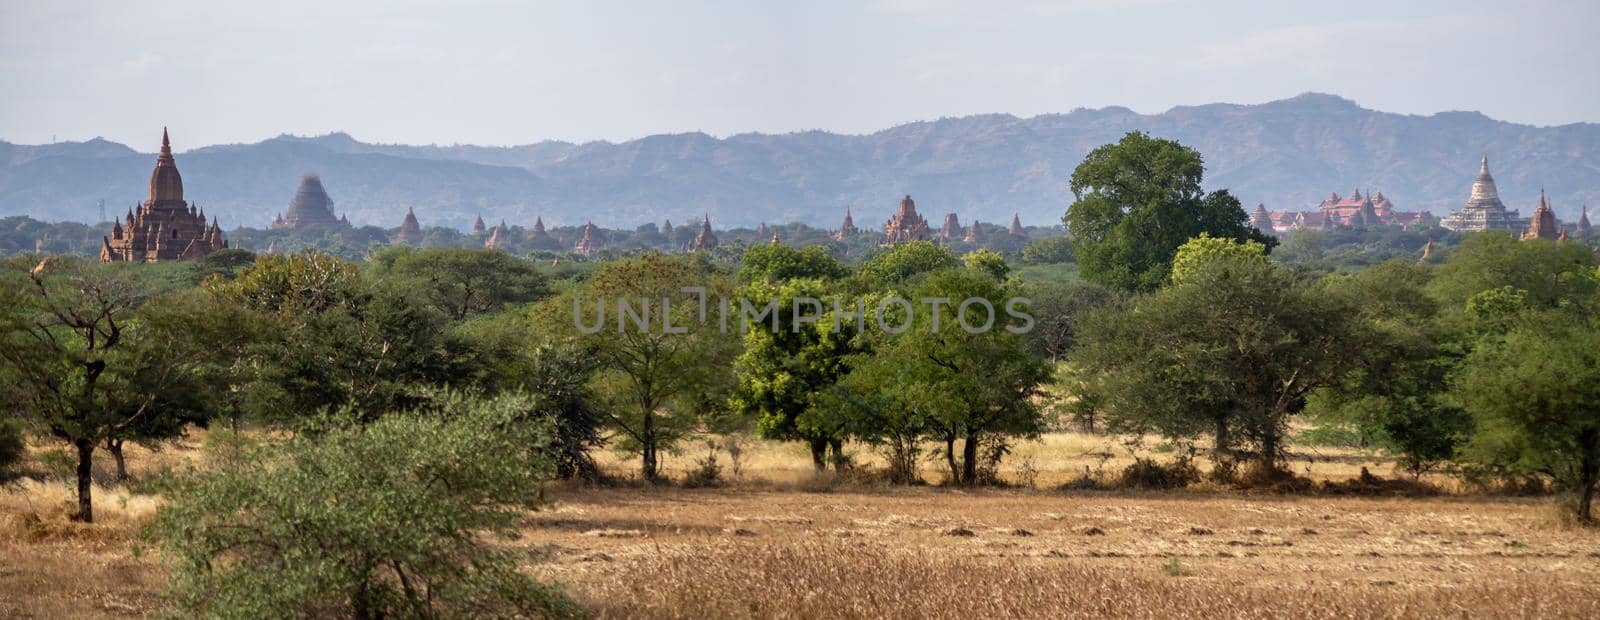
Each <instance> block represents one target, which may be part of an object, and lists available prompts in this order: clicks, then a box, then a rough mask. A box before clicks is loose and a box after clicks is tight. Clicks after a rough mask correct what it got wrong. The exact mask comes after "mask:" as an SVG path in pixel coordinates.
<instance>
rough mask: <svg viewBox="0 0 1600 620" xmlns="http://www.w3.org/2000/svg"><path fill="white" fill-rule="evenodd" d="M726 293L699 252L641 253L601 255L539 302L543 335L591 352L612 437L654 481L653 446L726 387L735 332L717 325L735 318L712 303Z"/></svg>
mask: <svg viewBox="0 0 1600 620" xmlns="http://www.w3.org/2000/svg"><path fill="white" fill-rule="evenodd" d="M731 293H732V278H731V277H730V276H729V275H728V274H726V273H723V272H721V271H719V270H718V269H716V268H715V267H713V266H711V265H710V264H708V263H707V262H706V261H705V260H704V258H703V257H702V256H663V255H660V254H646V255H644V256H640V257H638V258H630V259H621V260H617V261H614V262H610V263H607V264H605V265H604V266H602V267H601V268H600V269H599V270H598V271H596V272H595V273H594V275H593V276H592V277H590V278H589V280H588V281H587V282H585V283H584V285H583V286H582V287H579V288H577V289H574V290H573V291H571V292H569V293H568V294H566V295H563V296H561V297H557V298H555V299H553V300H551V301H550V302H548V303H547V304H545V307H544V309H543V310H544V311H543V312H542V314H541V320H542V321H544V323H543V328H544V330H545V333H548V334H551V335H552V336H553V337H555V338H562V339H570V340H571V341H573V342H574V343H575V344H577V345H578V346H580V347H582V348H583V349H584V350H586V351H589V352H592V354H593V355H594V359H595V360H596V362H597V364H598V365H599V370H598V372H597V373H596V375H595V381H594V388H595V393H596V395H597V396H598V397H599V398H600V400H601V403H602V407H601V408H602V409H603V410H604V411H605V412H606V413H607V416H608V417H609V419H610V423H611V426H612V427H614V428H615V429H617V430H618V431H620V432H621V433H622V439H623V441H622V443H621V445H623V446H625V447H628V448H632V449H637V450H638V452H639V453H640V455H641V466H640V471H641V473H642V475H643V477H644V479H645V480H650V481H654V480H657V479H659V473H658V472H659V470H658V466H659V461H660V457H659V454H660V451H661V449H662V448H665V447H669V446H671V445H672V443H673V442H675V441H676V440H677V439H678V438H679V437H682V436H683V435H684V434H685V433H687V432H689V431H691V430H693V429H694V428H695V426H696V425H697V424H698V422H699V421H700V419H701V416H702V414H705V413H708V412H709V411H708V409H709V408H710V405H708V403H714V402H718V401H722V402H725V400H726V399H725V398H719V397H718V396H717V395H718V394H722V393H725V392H727V391H728V390H729V389H731V387H732V384H733V380H732V373H730V372H728V371H729V368H730V365H731V361H732V359H733V357H734V356H735V355H737V354H738V350H739V339H738V338H737V337H736V336H734V335H732V334H729V333H725V332H724V331H723V330H724V327H723V326H724V325H732V326H737V324H738V323H737V322H738V321H739V317H738V316H737V313H738V312H739V311H740V308H738V307H737V305H736V304H737V302H734V304H735V305H734V307H732V308H730V310H729V311H728V313H727V314H726V315H723V314H721V313H720V312H719V308H718V305H719V301H720V300H726V299H731V298H732V294H731ZM724 316H726V320H727V323H723V322H722V318H723V317H724Z"/></svg>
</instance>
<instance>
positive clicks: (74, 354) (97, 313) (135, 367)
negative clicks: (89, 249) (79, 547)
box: [0, 257, 240, 522]
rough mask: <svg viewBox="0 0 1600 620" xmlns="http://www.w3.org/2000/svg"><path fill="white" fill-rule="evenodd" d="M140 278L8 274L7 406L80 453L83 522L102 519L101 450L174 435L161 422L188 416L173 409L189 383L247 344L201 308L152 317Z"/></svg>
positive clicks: (170, 308) (0, 343) (60, 261)
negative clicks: (97, 495)
mask: <svg viewBox="0 0 1600 620" xmlns="http://www.w3.org/2000/svg"><path fill="white" fill-rule="evenodd" d="M27 262H31V260H29V261H27ZM137 269H138V266H128V265H100V264H94V263H87V262H82V261H77V260H74V259H68V258H62V257H48V258H45V259H43V260H41V261H39V262H38V263H37V264H36V265H33V266H31V268H29V266H28V265H26V264H25V263H24V262H22V261H20V260H13V261H9V262H7V263H6V264H5V265H4V267H3V268H0V278H3V280H4V281H3V282H0V363H3V364H4V365H5V366H6V367H7V368H8V369H9V372H8V373H7V374H9V375H10V376H11V377H12V378H13V379H14V381H13V382H12V383H11V384H10V385H9V386H8V388H9V389H7V390H6V391H5V392H4V393H5V394H6V395H7V399H8V400H10V401H12V402H8V403H6V406H7V408H8V409H12V410H15V411H18V412H20V413H22V414H23V415H24V416H26V417H27V418H28V419H29V420H30V421H32V422H33V424H34V425H35V426H37V427H41V428H42V429H44V430H45V431H47V432H48V433H49V434H50V435H51V436H53V437H55V438H57V439H59V440H61V441H64V442H66V443H69V444H71V445H72V446H73V449H74V450H75V451H76V454H77V470H76V476H77V495H78V512H77V514H76V518H78V519H80V520H82V521H86V522H88V521H93V520H94V505H93V497H92V489H93V487H92V479H91V474H92V473H93V467H94V452H95V450H96V449H97V448H98V447H99V446H100V445H102V444H104V443H107V442H110V443H112V444H113V445H115V446H117V447H118V448H120V445H121V443H120V442H121V441H122V440H123V439H125V438H128V437H130V436H131V437H148V438H155V437H157V436H159V435H161V434H164V433H166V432H168V430H170V429H172V428H174V427H175V426H176V422H174V421H171V420H158V419H157V418H161V417H163V416H179V415H182V408H180V407H173V406H168V405H171V404H173V403H174V402H175V401H177V400H179V399H180V397H179V396H177V393H178V392H181V391H184V390H193V389H194V388H193V387H192V386H191V385H189V384H188V383H187V382H186V379H187V378H188V377H189V376H190V375H191V373H193V372H195V371H196V369H198V368H199V367H200V366H202V365H204V364H205V363H206V362H207V360H209V359H211V358H213V357H214V356H216V355H219V354H221V355H226V354H228V353H230V349H232V348H233V347H234V345H235V343H236V342H237V341H238V338H239V337H240V335H239V334H238V332H237V331H236V330H233V329H232V328H231V327H232V326H231V325H228V324H227V321H225V320H224V321H216V320H211V319H212V317H211V316H208V313H210V312H211V309H209V308H205V307H204V306H202V305H198V304H192V303H164V302H163V303H158V304H155V305H154V306H152V307H153V308H155V310H154V311H151V312H143V310H144V307H145V306H146V304H147V303H148V302H149V300H150V297H151V294H150V292H149V290H148V289H147V287H145V286H142V285H141V283H140V282H139V280H138V278H137V275H138V272H137ZM216 312H217V313H223V312H226V310H225V309H219V310H216Z"/></svg>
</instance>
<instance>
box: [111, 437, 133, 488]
mask: <svg viewBox="0 0 1600 620" xmlns="http://www.w3.org/2000/svg"><path fill="white" fill-rule="evenodd" d="M106 450H107V451H109V452H111V459H112V460H114V461H116V463H117V482H127V481H128V461H127V460H126V459H124V458H122V440H121V439H109V438H108V439H106Z"/></svg>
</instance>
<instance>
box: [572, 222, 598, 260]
mask: <svg viewBox="0 0 1600 620" xmlns="http://www.w3.org/2000/svg"><path fill="white" fill-rule="evenodd" d="M597 232H598V231H596V230H595V227H594V222H589V223H586V224H584V225H583V236H582V237H579V238H578V243H577V244H576V245H574V246H572V251H573V252H577V253H579V254H582V255H584V256H589V255H591V254H594V253H595V252H596V251H598V250H599V249H600V246H601V245H602V242H601V241H600V236H599V235H598V234H597Z"/></svg>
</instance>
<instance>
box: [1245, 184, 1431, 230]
mask: <svg viewBox="0 0 1600 620" xmlns="http://www.w3.org/2000/svg"><path fill="white" fill-rule="evenodd" d="M1263 213H1264V214H1265V215H1266V217H1265V219H1263V218H1262V214H1263ZM1433 219H1434V217H1433V214H1432V213H1429V212H1427V211H1398V210H1396V209H1395V208H1394V203H1393V202H1392V201H1390V200H1389V198H1388V197H1387V196H1384V195H1383V192H1381V191H1379V192H1369V193H1366V194H1363V193H1362V191H1361V190H1360V189H1357V190H1354V191H1352V192H1350V195H1349V196H1345V197H1342V198H1341V197H1340V196H1339V193H1338V192H1334V193H1331V194H1328V197H1327V198H1324V199H1323V200H1322V202H1321V203H1320V204H1318V205H1317V208H1316V209H1313V210H1310V211H1267V210H1266V207H1265V206H1264V205H1257V206H1256V212H1255V213H1253V214H1251V216H1250V225H1251V226H1254V227H1256V229H1257V230H1260V231H1262V232H1277V233H1285V232H1290V231H1295V230H1331V229H1334V228H1338V227H1349V228H1365V227H1369V226H1393V227H1399V228H1409V227H1412V226H1423V225H1427V224H1428V223H1430V222H1432V221H1433Z"/></svg>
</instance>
